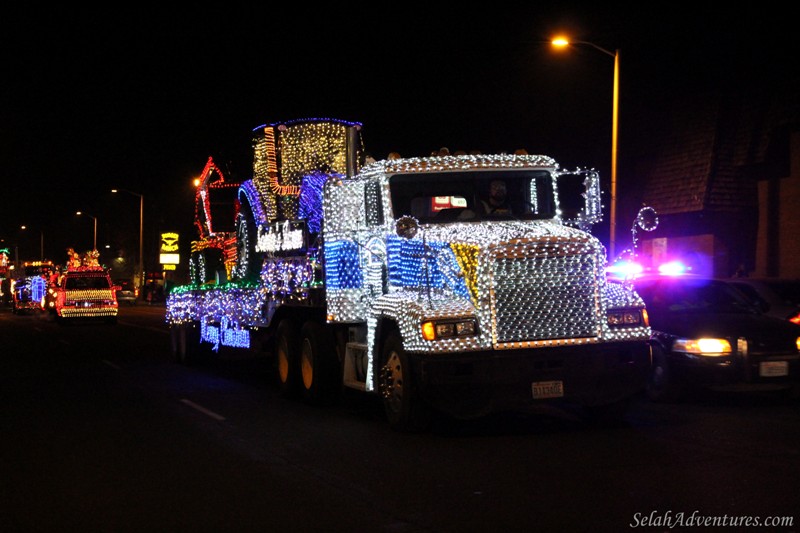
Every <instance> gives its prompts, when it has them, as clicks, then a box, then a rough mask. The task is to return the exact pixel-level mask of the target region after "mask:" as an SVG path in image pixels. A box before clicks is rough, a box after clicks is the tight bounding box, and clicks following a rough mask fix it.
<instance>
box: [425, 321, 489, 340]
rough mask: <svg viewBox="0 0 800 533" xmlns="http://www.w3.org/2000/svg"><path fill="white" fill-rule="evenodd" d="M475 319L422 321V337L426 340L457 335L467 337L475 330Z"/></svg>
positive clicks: (455, 336) (473, 333)
mask: <svg viewBox="0 0 800 533" xmlns="http://www.w3.org/2000/svg"><path fill="white" fill-rule="evenodd" d="M477 329H478V328H477V326H476V325H475V321H474V320H472V319H469V320H450V321H446V322H445V321H442V322H439V321H431V320H429V321H427V322H423V323H422V337H423V338H424V339H425V340H426V341H433V340H436V339H450V338H458V337H468V336H471V335H475V334H476V332H477Z"/></svg>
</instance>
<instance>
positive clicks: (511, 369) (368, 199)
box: [166, 119, 650, 430]
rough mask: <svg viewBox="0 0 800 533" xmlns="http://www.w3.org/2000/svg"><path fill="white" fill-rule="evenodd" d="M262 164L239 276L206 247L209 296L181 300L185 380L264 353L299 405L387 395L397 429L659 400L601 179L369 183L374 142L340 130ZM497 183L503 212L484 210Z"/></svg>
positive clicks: (522, 171) (240, 223) (275, 128)
mask: <svg viewBox="0 0 800 533" xmlns="http://www.w3.org/2000/svg"><path fill="white" fill-rule="evenodd" d="M253 145H254V154H255V155H254V161H253V177H252V179H250V180H247V181H244V182H242V183H241V184H240V186H239V187H238V194H237V197H236V201H235V209H234V211H235V215H233V216H234V219H235V224H234V226H235V239H234V243H233V245H232V247H233V248H235V253H234V254H233V257H232V255H231V253H230V252H227V253H224V249H225V246H223V245H216V247H215V246H211V245H209V244H208V243H211V242H212V241H215V239H216V242H220V243H221V242H224V241H225V240H226V238H227V237H225V236H220V237H217V236H215V235H214V234H213V233H206V234H201V235H202V240H204V241H205V244H201V245H198V246H195V247H194V248H195V250H196V252H195V253H194V254H193V257H192V260H191V262H190V263H191V264H192V269H191V275H192V282H191V283H190V284H189V285H186V286H182V287H178V288H176V289H174V290H173V291H171V292H170V294H169V295H168V298H167V309H166V320H167V322H168V323H169V325H170V329H171V333H172V335H171V338H172V348H173V351H174V354H175V356H176V357H177V358H178V359H179V360H180V361H182V362H188V361H190V360H192V358H194V357H195V356H198V355H201V354H210V353H213V352H214V351H216V350H219V349H220V348H221V347H223V346H226V347H234V348H242V349H251V350H255V351H258V352H263V353H264V354H265V355H269V356H273V357H274V360H275V368H276V374H277V377H278V381H279V383H280V386H281V388H282V391H283V392H284V393H286V394H287V395H292V396H300V397H301V398H303V399H304V400H306V401H308V402H312V403H319V402H324V401H326V400H328V399H330V398H331V397H332V396H333V395H335V394H336V393H337V392H340V391H341V389H342V387H343V386H344V387H348V388H353V389H358V390H361V391H364V392H365V393H374V394H379V395H380V396H381V398H382V400H383V403H384V407H385V411H386V415H387V418H388V420H389V422H390V424H391V426H392V427H394V428H395V429H398V430H420V429H424V428H425V427H426V426H427V424H428V423H429V422H430V420H431V419H432V417H431V415H432V414H433V413H434V412H437V411H438V412H440V413H444V414H446V415H449V416H453V417H456V418H471V417H476V416H482V415H485V414H488V413H490V412H493V411H498V410H506V409H518V408H525V407H529V406H531V405H535V404H542V403H559V404H562V403H563V404H572V405H575V406H577V407H579V408H580V409H581V410H582V411H583V412H585V413H586V414H587V415H591V416H608V415H612V414H613V415H617V416H618V415H620V414H621V413H623V412H624V410H623V409H622V408H623V407H624V406H625V404H626V402H627V400H628V399H630V398H631V397H632V396H633V395H634V394H636V393H637V392H639V391H640V390H642V389H643V387H644V383H645V379H646V376H647V370H648V367H649V364H650V349H649V344H648V339H649V334H650V328H649V325H648V322H647V315H646V312H645V309H644V304H643V302H642V300H641V299H640V298H639V296H638V295H637V294H636V293H635V292H634V291H633V290H632V289H631V288H630V287H628V286H626V285H624V284H617V283H611V282H607V281H606V275H605V266H606V256H605V249H604V247H603V246H602V244H601V243H600V242H599V241H598V240H597V239H596V238H595V237H593V236H592V235H591V234H590V233H589V232H588V228H589V227H590V226H591V225H592V224H594V223H596V222H598V221H599V220H600V219H601V216H602V215H601V202H600V188H599V177H598V175H597V173H596V172H595V171H593V170H580V169H578V170H575V171H572V172H567V171H563V170H562V169H561V168H560V167H559V165H558V164H557V163H556V161H554V160H553V159H552V158H550V157H547V156H541V155H505V154H500V155H463V156H444V157H422V158H407V159H400V158H398V159H388V160H384V161H378V162H372V163H369V164H366V165H361V164H360V162H361V161H362V159H363V156H364V153H363V148H362V144H361V125H360V124H357V123H350V122H345V121H339V120H334V119H309V120H299V121H293V122H288V123H277V124H269V125H265V126H260V127H259V128H256V129H255V130H254V143H253ZM497 180H501V181H502V182H504V184H505V186H506V189H507V191H508V199H509V202H508V206H507V207H508V209H505V210H503V211H493V210H491V209H486V207H485V205H486V204H485V203H484V202H485V201H486V198H487V196H488V194H489V190H490V184H491V182H493V181H497ZM201 186H202V185H201ZM201 211H202V216H203V221H205V220H206V219H207V211H203V210H201ZM204 223H205V222H204ZM204 227H207V226H204ZM230 248H231V246H228V247H227V249H230ZM208 250H214V252H213V253H212V254H205V255H204V252H206V251H208ZM220 250H222V252H220ZM211 255H213V256H214V257H213V258H211V257H209V256H211ZM201 266H202V268H201ZM226 349H227V348H226Z"/></svg>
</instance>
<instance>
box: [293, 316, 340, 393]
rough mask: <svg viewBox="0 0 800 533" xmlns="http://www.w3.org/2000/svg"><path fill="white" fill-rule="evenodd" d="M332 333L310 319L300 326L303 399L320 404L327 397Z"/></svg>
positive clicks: (330, 384) (330, 380)
mask: <svg viewBox="0 0 800 533" xmlns="http://www.w3.org/2000/svg"><path fill="white" fill-rule="evenodd" d="M334 357H335V351H334V344H333V336H332V335H331V334H330V332H329V331H328V329H327V328H326V327H325V326H324V325H322V324H320V323H319V322H315V321H313V320H309V321H308V322H306V323H305V324H303V327H302V329H301V330H300V378H301V379H300V385H302V386H301V387H300V390H301V393H302V395H303V400H305V401H306V402H307V403H310V404H314V405H319V404H322V403H324V401H325V400H327V399H329V398H330V393H331V392H332V390H333V385H334V378H333V371H332V368H333V367H334V365H333V358H334Z"/></svg>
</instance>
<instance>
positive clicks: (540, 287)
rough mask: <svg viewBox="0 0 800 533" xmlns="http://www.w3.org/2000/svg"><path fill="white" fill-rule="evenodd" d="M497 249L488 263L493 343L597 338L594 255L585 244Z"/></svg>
mask: <svg viewBox="0 0 800 533" xmlns="http://www.w3.org/2000/svg"><path fill="white" fill-rule="evenodd" d="M575 247H576V244H575V243H550V244H547V245H539V246H536V247H531V248H529V249H527V250H525V251H524V252H523V253H520V249H519V247H514V248H513V249H512V248H511V247H509V248H499V249H497V250H495V253H494V258H495V259H494V263H493V265H492V278H493V279H492V282H491V283H492V291H491V293H492V299H491V301H492V318H493V323H494V328H495V342H498V343H508V342H526V341H539V340H552V339H575V338H583V339H585V338H589V337H596V336H597V335H598V334H599V327H598V318H597V316H598V305H599V302H598V291H597V283H596V279H595V276H596V272H597V270H596V265H595V255H594V254H593V252H592V250H591V248H590V247H589V246H588V245H581V244H578V245H577V249H576V248H575Z"/></svg>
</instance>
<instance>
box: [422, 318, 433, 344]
mask: <svg viewBox="0 0 800 533" xmlns="http://www.w3.org/2000/svg"><path fill="white" fill-rule="evenodd" d="M422 338H423V339H425V340H426V341H432V340H434V339H436V328H435V327H434V324H433V322H423V323H422Z"/></svg>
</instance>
